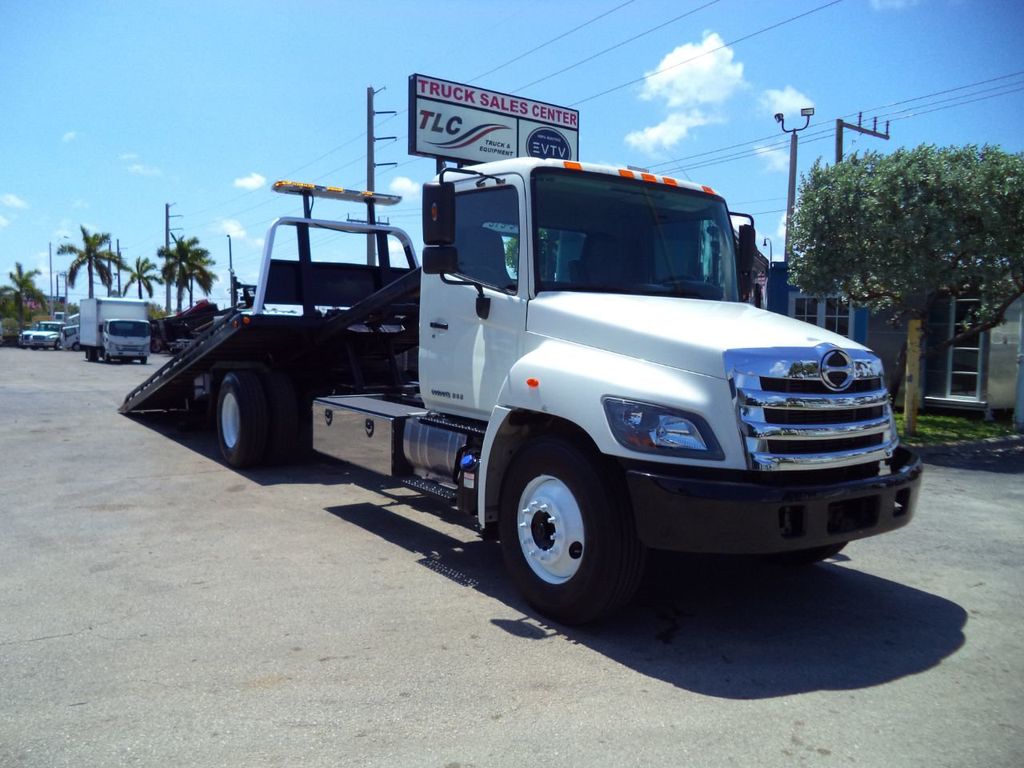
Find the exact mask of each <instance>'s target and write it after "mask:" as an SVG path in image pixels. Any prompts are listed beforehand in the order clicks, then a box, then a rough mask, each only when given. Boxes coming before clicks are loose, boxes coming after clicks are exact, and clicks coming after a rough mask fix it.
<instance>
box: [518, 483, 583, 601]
mask: <svg viewBox="0 0 1024 768" xmlns="http://www.w3.org/2000/svg"><path fill="white" fill-rule="evenodd" d="M518 510H519V511H518V514H517V520H516V526H517V531H518V533H519V546H520V547H521V548H522V551H523V558H524V559H525V560H526V563H527V565H529V566H530V569H531V570H532V571H533V572H534V573H535V574H536V575H537V576H538V577H540V578H541V579H543V580H544V581H546V582H547V583H548V584H564V583H565V582H567V581H569V579H571V578H572V577H573V576H575V575H576V572H577V571H578V570H579V569H580V565H581V564H582V562H583V553H584V550H585V544H586V542H585V540H584V533H583V513H582V512H580V505H579V503H578V502H577V501H576V497H575V496H574V495H573V493H572V491H571V490H569V487H568V486H567V485H566V484H565V483H563V482H562V481H561V480H559V479H558V478H556V477H552V476H551V475H540V476H538V477H535V478H534V479H533V480H531V481H530V482H529V483H528V484H527V486H526V488H524V489H523V493H522V494H521V495H520V497H519V507H518Z"/></svg>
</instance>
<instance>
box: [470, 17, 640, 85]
mask: <svg viewBox="0 0 1024 768" xmlns="http://www.w3.org/2000/svg"><path fill="white" fill-rule="evenodd" d="M635 1H636V0H626V2H624V3H620V4H619V5H616V6H615V7H614V8H612V9H610V10H607V11H605V12H604V13H600V14H598V15H597V16H594V17H593V18H592V19H588V20H587V21H585V22H583V23H582V24H579V25H578V26H575V27H573V28H572V29H570V30H569V31H567V32H563V33H562V34H560V35H557V36H556V37H553V38H551V39H550V40H548V41H547V42H544V43H541V44H540V45H538V46H536V47H534V48H531V49H530V50H528V51H526V52H525V53H521V54H519V55H518V56H516V57H514V58H511V59H509V60H508V61H506V62H505V63H504V64H499V65H498V66H496V67H495V68H494V69H489V70H487V71H486V72H484V73H482V74H479V75H477V76H476V77H474V78H473V79H471V80H470V81H469V82H470V83H475V82H476V81H477V80H479V79H480V78H482V77H487V75H493V74H494V73H495V72H497V71H498V70H499V69H504V68H505V67H507V66H508V65H509V64H514V63H515V62H517V61H520V60H521V59H525V58H526V57H527V56H529V55H530V54H531V53H536V52H537V51H539V50H540V49H541V48H546V47H547V46H549V45H551V44H552V43H557V42H558V41H559V40H561V39H563V38H566V37H568V36H569V35H571V34H572V33H573V32H579V31H580V30H581V29H583V28H584V27H587V26H590V25H591V24H593V23H594V22H595V21H599V20H600V19H603V18H604V17H605V16H610V15H611V14H613V13H615V12H616V11H618V10H620V9H622V8H625V7H626V6H627V5H631V4H632V3H634V2H635Z"/></svg>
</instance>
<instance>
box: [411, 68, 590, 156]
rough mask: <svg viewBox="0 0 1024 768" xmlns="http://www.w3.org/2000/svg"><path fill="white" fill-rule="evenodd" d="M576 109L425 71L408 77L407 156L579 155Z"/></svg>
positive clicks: (578, 114)
mask: <svg viewBox="0 0 1024 768" xmlns="http://www.w3.org/2000/svg"><path fill="white" fill-rule="evenodd" d="M579 116H580V113H579V112H578V111H576V110H575V109H566V108H565V107H556V106H554V105H552V104H545V103H543V102H540V101H530V100H529V99H522V98H519V97H518V96H511V95H509V94H507V93H496V92H494V91H488V90H484V89H482V88H476V87H475V86H471V85H462V84H460V83H452V82H449V81H447V80H439V79H437V78H436V77H427V76H426V75H410V77H409V154H411V155H423V156H425V157H437V158H440V159H443V160H452V161H454V162H457V163H485V162H489V161H491V160H503V159H505V158H508V157H541V158H554V159H557V160H578V159H579Z"/></svg>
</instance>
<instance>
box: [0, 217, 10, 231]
mask: <svg viewBox="0 0 1024 768" xmlns="http://www.w3.org/2000/svg"><path fill="white" fill-rule="evenodd" d="M10 223H11V220H10V219H8V218H7V217H6V216H0V229H3V228H4V227H7V226H10Z"/></svg>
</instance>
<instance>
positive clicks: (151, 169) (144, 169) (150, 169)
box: [128, 163, 163, 176]
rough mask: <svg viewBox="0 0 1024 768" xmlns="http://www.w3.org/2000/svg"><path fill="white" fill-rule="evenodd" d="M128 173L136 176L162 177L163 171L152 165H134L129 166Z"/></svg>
mask: <svg viewBox="0 0 1024 768" xmlns="http://www.w3.org/2000/svg"><path fill="white" fill-rule="evenodd" d="M128 173H134V174H135V175H136V176H162V175H163V171H161V170H160V169H159V168H156V167H155V166H152V165H143V164H142V163H132V164H131V165H129V166H128Z"/></svg>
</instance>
